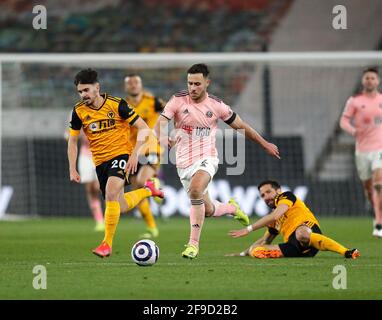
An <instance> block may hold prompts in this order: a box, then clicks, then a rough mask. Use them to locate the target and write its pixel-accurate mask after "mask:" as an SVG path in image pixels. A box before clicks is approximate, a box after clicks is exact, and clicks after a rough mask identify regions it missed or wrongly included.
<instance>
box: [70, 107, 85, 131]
mask: <svg viewBox="0 0 382 320" xmlns="http://www.w3.org/2000/svg"><path fill="white" fill-rule="evenodd" d="M69 128H70V129H69V133H70V135H71V136H78V135H79V134H80V130H81V128H82V121H81V119H80V117H79V116H78V114H77V112H76V109H73V112H72V117H71V120H70V123H69Z"/></svg>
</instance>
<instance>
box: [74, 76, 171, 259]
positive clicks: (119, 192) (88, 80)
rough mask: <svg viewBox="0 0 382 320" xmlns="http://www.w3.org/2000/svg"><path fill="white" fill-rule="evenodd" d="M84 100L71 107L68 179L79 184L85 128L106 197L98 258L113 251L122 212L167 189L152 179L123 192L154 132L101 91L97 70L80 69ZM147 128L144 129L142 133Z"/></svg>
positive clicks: (77, 81)
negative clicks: (133, 139) (132, 136)
mask: <svg viewBox="0 0 382 320" xmlns="http://www.w3.org/2000/svg"><path fill="white" fill-rule="evenodd" d="M74 84H75V85H76V89H77V92H78V94H79V96H80V98H81V101H80V102H79V103H77V104H76V105H75V106H74V108H73V113H72V119H71V122H70V136H69V140H68V160H69V171H70V172H69V173H70V180H71V181H74V182H77V183H79V182H80V181H81V178H80V175H79V174H78V172H77V169H76V160H77V153H78V151H77V142H78V135H79V134H80V130H81V128H82V129H83V132H84V134H85V135H86V137H87V138H88V140H89V145H90V150H91V152H92V155H93V161H94V164H95V165H96V171H97V177H98V181H99V184H100V189H101V191H102V195H103V197H104V198H105V200H106V205H105V206H106V209H105V237H104V239H103V241H102V242H101V244H100V245H99V246H98V247H97V248H95V249H94V250H93V253H94V254H95V255H97V256H99V257H108V256H110V255H111V253H112V243H113V238H114V234H115V231H116V228H117V225H118V222H119V217H120V213H121V212H126V211H128V210H131V209H133V208H134V207H135V206H136V205H138V204H139V203H140V202H141V201H142V200H143V199H144V198H147V197H150V196H159V197H161V198H163V196H164V195H163V192H162V191H161V190H158V189H156V188H155V185H154V182H152V181H150V180H148V181H146V183H145V186H144V187H143V188H140V189H137V190H134V191H131V192H127V193H124V186H125V183H126V182H127V180H128V179H127V178H126V177H128V175H129V174H134V173H135V172H136V171H137V165H138V155H137V150H139V148H140V147H141V146H142V144H143V142H144V141H145V137H146V136H147V135H149V134H150V133H151V130H150V129H149V128H148V126H147V124H146V123H145V122H144V121H143V120H142V119H141V118H140V117H139V116H138V115H137V114H136V113H135V112H134V110H132V109H131V108H130V107H129V105H128V104H127V102H126V101H125V100H123V99H121V98H117V97H113V96H109V95H108V94H106V93H104V94H100V85H99V82H98V75H97V72H96V71H94V70H92V69H86V70H82V71H80V72H79V73H78V74H77V75H76V76H75V79H74ZM130 126H134V127H135V128H137V129H138V136H141V137H142V140H138V141H137V143H136V146H135V148H134V150H133V147H132V145H131V144H130V141H129V138H128V136H129V130H130ZM142 133H143V134H142Z"/></svg>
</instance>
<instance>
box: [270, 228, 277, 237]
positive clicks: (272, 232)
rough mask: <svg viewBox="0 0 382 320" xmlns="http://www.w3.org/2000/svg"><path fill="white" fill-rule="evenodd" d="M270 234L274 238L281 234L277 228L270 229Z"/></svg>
mask: <svg viewBox="0 0 382 320" xmlns="http://www.w3.org/2000/svg"><path fill="white" fill-rule="evenodd" d="M268 232H269V233H270V234H271V235H273V236H277V235H278V234H279V232H278V231H277V229H275V228H271V227H268Z"/></svg>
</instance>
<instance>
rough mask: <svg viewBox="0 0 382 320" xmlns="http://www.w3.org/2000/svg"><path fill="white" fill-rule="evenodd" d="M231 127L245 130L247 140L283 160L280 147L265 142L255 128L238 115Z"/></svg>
mask: <svg viewBox="0 0 382 320" xmlns="http://www.w3.org/2000/svg"><path fill="white" fill-rule="evenodd" d="M230 126H231V127H232V128H233V129H235V130H244V132H245V137H246V138H248V139H251V140H252V141H255V142H257V143H258V144H259V145H260V146H262V147H263V148H264V149H265V151H266V152H267V153H268V154H270V155H271V156H273V157H275V158H277V159H281V158H280V153H279V149H278V147H277V146H276V145H275V144H273V143H270V142H268V141H267V140H265V139H264V138H263V137H262V136H261V135H260V134H259V133H258V132H257V131H256V130H255V129H254V128H252V127H251V126H250V125H249V124H248V123H246V122H245V121H243V120H242V119H241V118H240V117H239V116H238V115H236V118H235V120H234V121H233V122H232V123H230Z"/></svg>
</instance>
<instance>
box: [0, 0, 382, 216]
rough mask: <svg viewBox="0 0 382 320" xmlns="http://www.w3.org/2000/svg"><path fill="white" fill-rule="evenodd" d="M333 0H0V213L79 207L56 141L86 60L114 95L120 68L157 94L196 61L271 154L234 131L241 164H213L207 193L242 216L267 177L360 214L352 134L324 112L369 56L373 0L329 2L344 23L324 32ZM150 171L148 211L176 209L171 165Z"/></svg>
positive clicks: (378, 5)
mask: <svg viewBox="0 0 382 320" xmlns="http://www.w3.org/2000/svg"><path fill="white" fill-rule="evenodd" d="M337 2H338V1H332V0H325V1H319V0H314V1H313V0H312V1H304V0H284V1H282V0H268V1H267V0H246V1H245V0H230V1H228V0H226V1H223V0H210V1H203V0H199V1H197V4H196V3H195V1H185V0H183V1H180V0H162V1H159V0H141V1H137V0H133V1H123V0H92V1H88V0H83V1H81V2H79V1H72V0H66V1H65V7H63V6H62V5H61V3H60V2H59V1H49V0H45V1H44V0H39V1H27V0H26V1H23V0H3V1H1V3H0V52H1V54H0V67H1V69H0V70H1V78H0V79H1V108H0V110H1V131H0V132H1V183H0V186H1V188H2V189H1V190H2V192H1V198H0V199H1V205H0V215H1V216H4V213H7V217H12V216H15V215H27V216H28V215H29V216H89V217H90V212H89V209H88V207H87V204H86V201H85V200H86V199H85V194H84V189H83V187H82V186H81V185H74V184H71V183H70V182H69V177H68V165H67V156H66V141H65V140H64V131H65V128H66V127H67V119H68V115H69V113H70V111H71V109H72V106H73V105H74V104H75V102H76V101H77V94H76V92H75V88H74V85H73V77H74V75H75V73H76V72H77V71H78V70H79V69H82V68H85V67H88V66H90V67H94V68H95V69H97V70H98V71H99V76H100V81H101V86H102V91H106V92H109V93H111V94H113V95H116V96H124V92H123V79H124V77H125V75H126V74H128V73H130V72H137V73H139V74H141V76H142V79H143V83H144V85H145V87H146V89H148V90H150V91H151V92H153V93H154V94H156V95H157V96H159V97H162V98H163V99H164V100H168V99H169V98H170V97H171V94H173V93H174V92H176V91H178V90H181V89H184V88H185V86H186V74H185V72H186V69H187V67H189V66H190V65H191V64H193V63H198V62H207V63H208V64H209V65H210V66H211V71H212V75H211V76H212V81H213V82H212V85H211V87H210V90H209V91H210V92H211V93H213V94H215V95H217V96H219V97H221V98H222V99H223V100H224V101H226V102H227V103H229V104H230V105H231V106H232V107H233V109H234V110H235V111H236V112H238V113H239V114H240V115H242V117H243V118H244V119H245V120H246V121H248V122H249V123H250V124H252V125H253V126H254V127H255V128H256V129H257V130H258V131H260V132H261V133H262V134H263V135H265V136H267V137H268V138H269V139H271V140H272V141H274V142H275V143H276V144H278V146H279V148H280V151H281V155H282V160H281V161H275V160H272V159H271V158H270V157H268V156H267V155H265V154H264V152H263V151H262V150H260V148H258V147H257V146H255V145H254V144H251V143H249V142H247V143H246V145H245V156H246V157H245V161H246V162H245V165H246V167H245V172H244V174H242V175H240V176H228V175H226V174H225V173H226V171H225V168H226V164H223V165H222V167H221V168H220V170H219V172H218V174H217V176H216V179H215V183H214V185H213V188H212V190H211V194H212V196H213V197H216V198H220V199H221V200H223V201H225V200H227V199H228V198H229V197H230V196H231V195H234V196H236V198H237V199H238V200H239V202H240V203H241V205H242V206H243V209H244V211H246V212H247V213H248V214H250V215H255V214H257V215H262V214H265V212H266V208H264V206H263V204H262V203H261V201H259V197H258V194H257V188H256V184H257V183H258V182H260V180H262V179H265V178H274V179H278V180H279V181H280V182H281V183H282V184H283V185H284V186H286V187H288V188H290V189H292V190H294V191H295V192H296V193H297V194H299V195H300V196H301V197H302V198H303V199H305V200H306V202H307V203H308V205H310V206H311V207H312V209H313V211H314V212H315V213H316V214H317V215H318V216H324V215H329V216H338V215H343V216H350V215H353V216H357V215H364V216H369V217H370V218H371V217H372V214H371V212H370V208H368V206H367V204H366V201H365V197H364V196H363V194H362V189H361V187H360V183H359V180H358V178H357V176H356V171H355V167H354V158H353V153H354V143H353V140H352V138H351V137H349V136H347V135H346V134H345V133H343V132H342V131H341V130H340V129H339V126H338V120H339V116H340V114H341V112H342V110H343V107H344V104H345V102H346V100H347V98H348V97H349V96H350V95H352V94H353V93H354V92H356V91H357V90H358V89H359V85H360V82H359V80H360V74H361V71H362V70H363V69H364V68H365V67H366V66H369V65H373V66H379V67H380V66H381V65H382V54H381V52H380V49H381V48H382V42H381V40H382V38H381V30H382V20H381V19H380V16H379V13H380V12H382V2H381V1H378V0H367V1H365V2H364V1H362V2H361V1H358V0H346V1H342V3H341V4H343V5H345V6H346V8H347V15H348V16H347V23H348V29H346V30H334V29H333V27H332V19H333V18H334V14H333V13H332V9H333V7H334V6H335V5H337V4H338V3H337ZM365 3H367V5H366V4H365ZM36 4H42V5H45V6H46V8H47V13H48V26H47V30H34V29H33V28H32V19H33V17H34V16H35V15H34V14H33V13H32V8H33V6H34V5H36ZM159 4H160V5H159ZM285 52H290V53H288V54H285ZM291 52H293V53H291ZM53 53H55V54H62V53H68V55H66V56H62V55H58V56H54V55H52V54H53ZM45 54H49V57H48V56H47V55H45ZM70 54H71V55H70ZM75 54H77V55H75ZM88 54H89V55H88ZM73 55H74V56H73ZM222 128H224V127H222ZM221 139H222V138H221ZM235 152H237V154H242V153H243V150H241V149H240V148H238V149H237V150H235ZM162 177H163V180H164V183H165V192H166V195H167V199H166V201H165V203H164V205H163V206H162V207H161V208H156V213H157V214H159V215H161V216H163V217H170V216H173V215H179V214H180V215H187V211H188V210H187V207H188V201H187V198H186V194H185V193H184V191H182V190H181V186H180V183H179V181H178V178H177V176H176V171H175V168H174V166H170V165H166V166H163V167H162Z"/></svg>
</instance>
